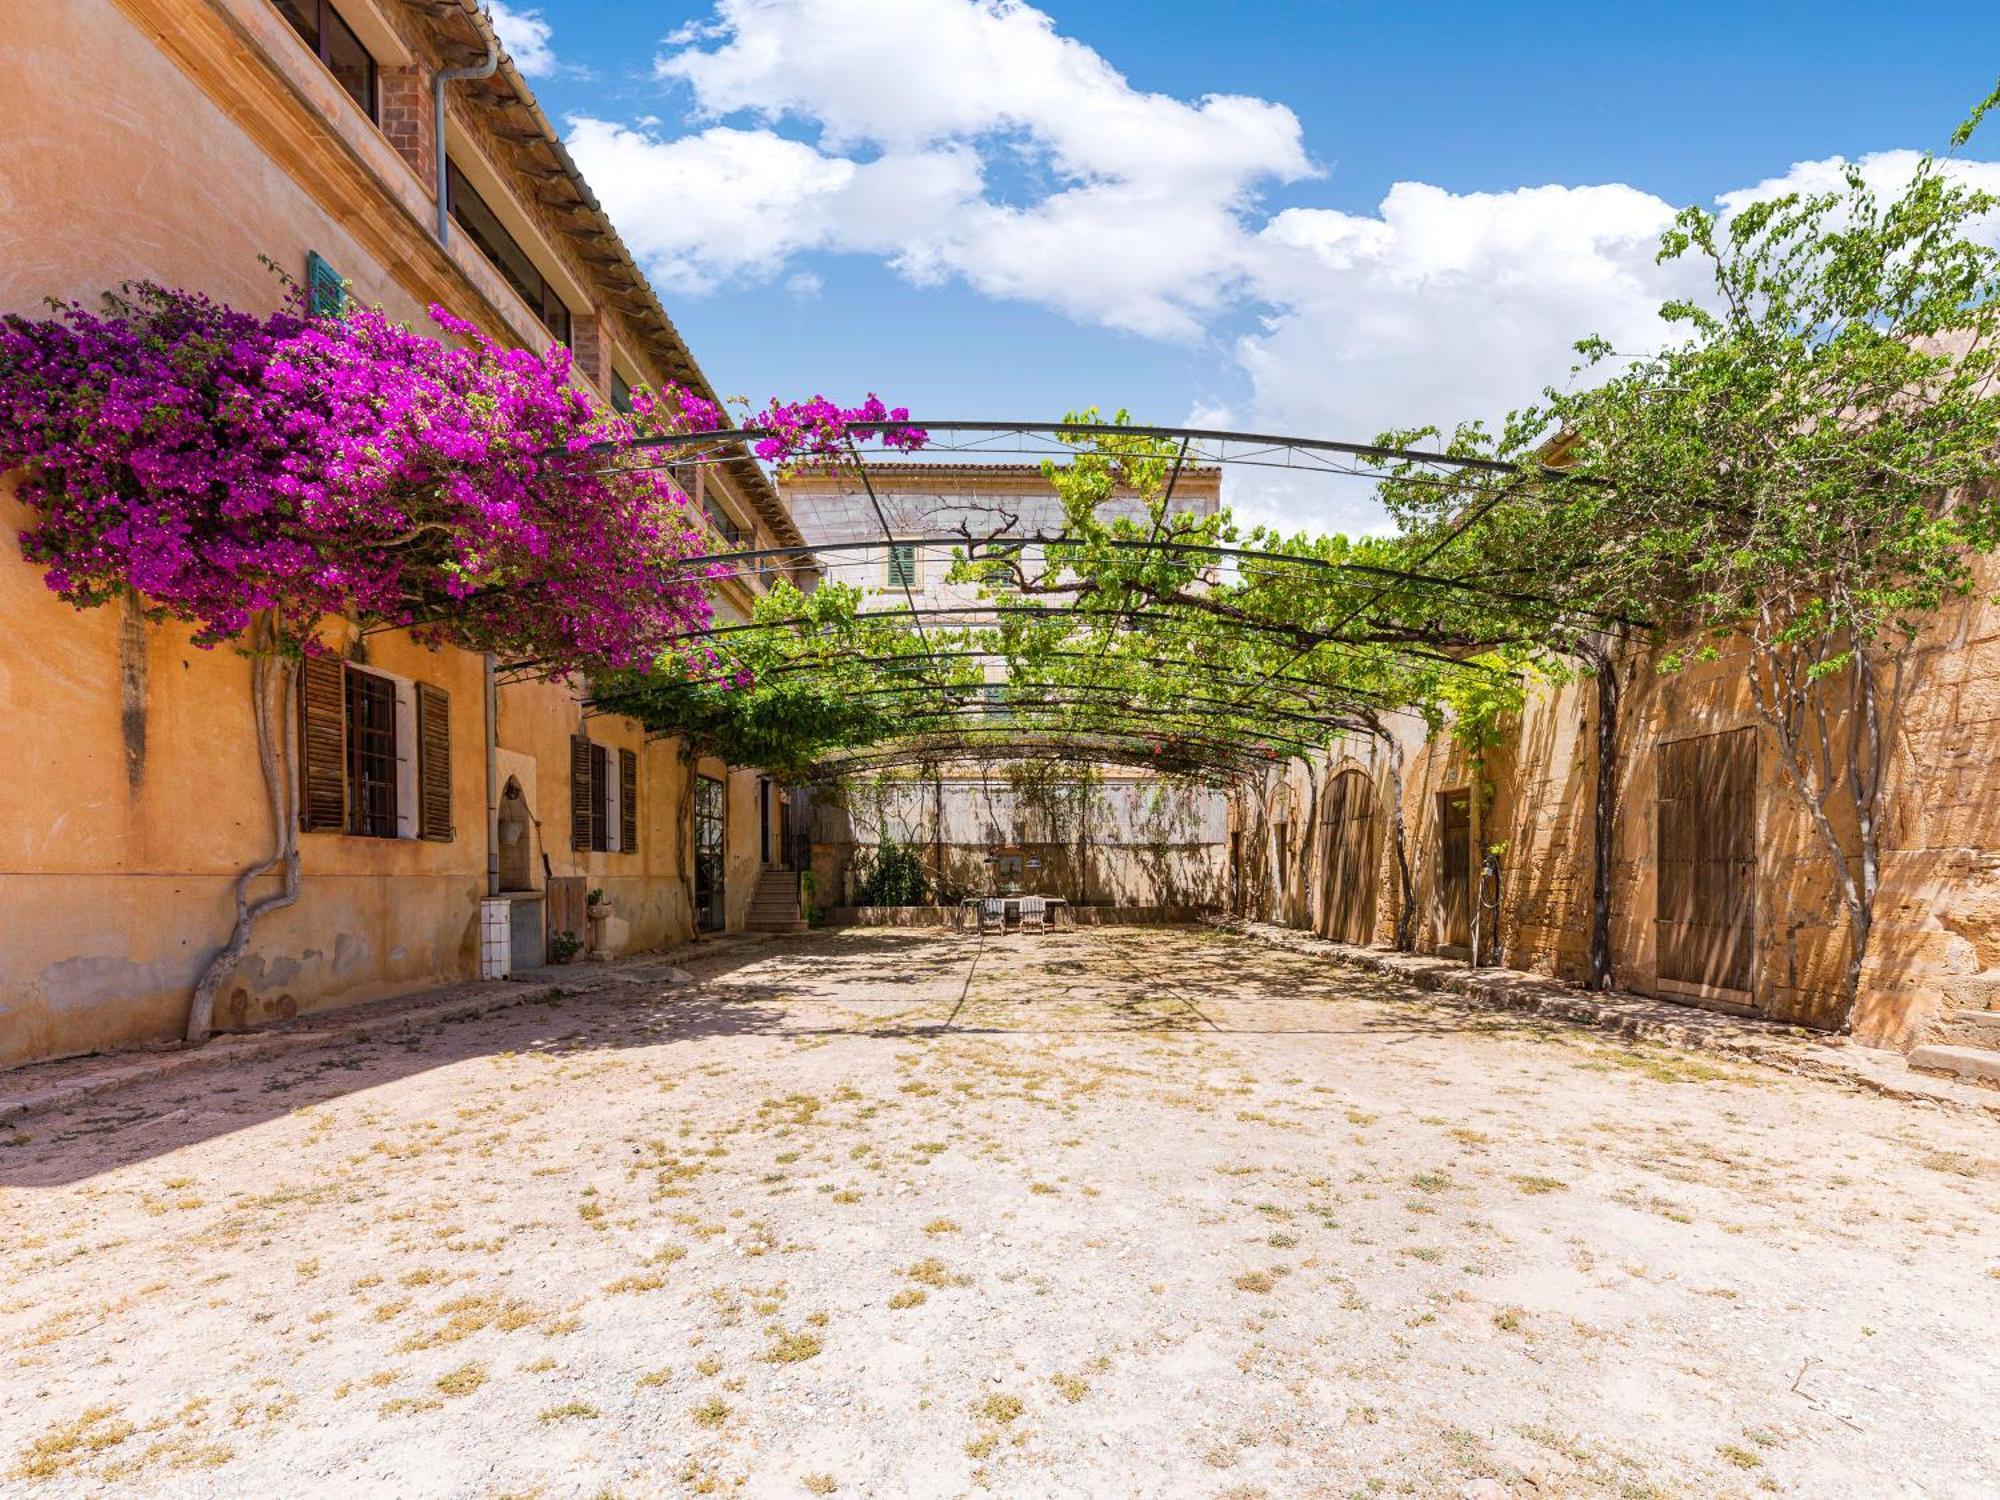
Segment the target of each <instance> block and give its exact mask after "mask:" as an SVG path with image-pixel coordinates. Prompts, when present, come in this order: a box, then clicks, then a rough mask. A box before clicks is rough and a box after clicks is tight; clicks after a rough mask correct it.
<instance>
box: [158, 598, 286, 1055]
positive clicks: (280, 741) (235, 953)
mask: <svg viewBox="0 0 2000 1500" xmlns="http://www.w3.org/2000/svg"><path fill="white" fill-rule="evenodd" d="M250 653H251V654H250V701H251V710H252V716H253V718H254V721H255V724H256V730H257V763H258V765H259V767H260V768H261V769H262V770H263V773H264V791H265V794H266V796H267V797H268V799H269V806H270V809H271V831H272V838H273V841H274V842H275V844H276V848H274V849H273V850H272V851H271V854H270V855H269V857H267V858H265V859H261V860H259V861H257V863H255V864H253V865H250V866H248V867H247V868H245V869H244V870H243V871H242V872H241V873H239V874H238V875H237V877H236V886H235V890H234V891H233V893H232V894H233V896H234V899H235V903H236V920H235V922H234V924H233V925H232V926H231V928H230V931H229V940H228V941H227V942H226V943H224V944H223V945H222V949H221V951H220V952H218V953H217V954H216V955H215V956H214V957H213V958H211V959H210V960H209V961H208V963H207V965H206V966H205V967H204V968H203V969H202V971H201V977H200V978H199V979H197V980H196V981H195V986H194V994H193V995H192V996H191V997H190V999H189V1001H188V1017H187V1033H186V1035H187V1040H188V1041H189V1042H191V1043H197V1042H205V1041H207V1040H208V1037H209V1033H210V1032H211V1031H212V1030H213V1029H214V1026H215V994H216V991H217V990H219V989H220V988H221V987H222V982H223V981H224V980H225V979H227V978H228V977H229V976H230V975H231V974H232V973H234V972H235V969H236V966H237V964H239V963H241V962H242V961H243V955H244V954H245V953H246V952H248V951H249V948H250V933H251V929H252V928H254V927H255V926H256V925H257V919H258V918H259V917H261V916H264V915H265V914H266V913H267V912H274V911H277V910H279V909H280V908H282V907H287V906H290V905H291V904H292V903H293V902H294V901H296V900H298V899H299V837H298V826H299V825H298V816H297V809H296V807H295V805H294V798H295V796H296V789H295V786H294V780H293V776H292V752H291V746H292V736H291V734H290V733H289V729H290V726H291V723H292V715H293V712H294V697H293V695H294V693H295V691H296V685H297V682H298V675H299V674H298V664H297V663H296V662H294V661H290V660H288V659H284V658H280V657H279V656H278V655H277V636H276V632H275V630H274V629H273V626H272V622H271V620H270V617H269V616H268V615H265V616H263V617H261V618H259V619H258V620H257V621H256V622H255V623H254V624H253V625H252V626H251V633H250ZM274 712H275V714H276V715H277V722H276V723H275V724H274V723H273V722H272V718H273V714H274ZM273 869H278V870H279V871H280V884H279V887H278V889H277V891H276V892H274V893H273V894H271V895H269V896H266V897H264V898H263V899H262V900H261V901H252V900H250V884H251V882H252V881H254V880H257V879H259V878H261V877H262V876H264V875H266V874H268V873H270V871H271V870H273Z"/></svg>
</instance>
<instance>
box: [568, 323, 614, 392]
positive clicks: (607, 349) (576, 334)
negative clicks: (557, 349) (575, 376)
mask: <svg viewBox="0 0 2000 1500" xmlns="http://www.w3.org/2000/svg"><path fill="white" fill-rule="evenodd" d="M569 347H570V353H571V354H573V355H574V356H575V357H576V367H577V369H579V370H581V371H582V372H583V373H584V375H585V377H586V378H587V379H588V380H589V381H590V382H591V384H593V385H595V386H596V387H597V388H598V389H599V390H601V391H603V392H605V393H606V394H607V395H608V394H609V393H610V390H611V343H610V340H609V339H608V338H607V337H606V336H605V328H604V319H603V317H602V316H601V315H599V314H597V313H594V312H574V313H572V314H571V315H570V322H569Z"/></svg>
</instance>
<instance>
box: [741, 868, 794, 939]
mask: <svg viewBox="0 0 2000 1500" xmlns="http://www.w3.org/2000/svg"><path fill="white" fill-rule="evenodd" d="M743 930H744V931H745V932H804V931H805V930H806V914H805V913H804V912H803V911H801V910H800V909H799V876H798V872H797V871H796V870H766V871H764V872H763V873H762V874H760V875H759V876H758V877H757V894H756V895H755V896H753V897H751V898H750V915H749V916H748V917H747V918H745V919H744V922H743Z"/></svg>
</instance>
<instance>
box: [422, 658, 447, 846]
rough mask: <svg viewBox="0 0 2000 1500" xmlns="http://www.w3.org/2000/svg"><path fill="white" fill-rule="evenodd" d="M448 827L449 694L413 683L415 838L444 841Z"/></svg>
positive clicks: (427, 685)
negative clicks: (414, 715) (415, 785)
mask: <svg viewBox="0 0 2000 1500" xmlns="http://www.w3.org/2000/svg"><path fill="white" fill-rule="evenodd" d="M451 835H452V827H451V695H450V694H449V693H447V692H445V690H444V689H443V688H439V687H432V686H431V685H430V684H429V683H428V682H420V683H418V684H417V837H418V838H425V839H436V840H438V841H439V842H441V843H442V842H448V841H449V840H450V838H451Z"/></svg>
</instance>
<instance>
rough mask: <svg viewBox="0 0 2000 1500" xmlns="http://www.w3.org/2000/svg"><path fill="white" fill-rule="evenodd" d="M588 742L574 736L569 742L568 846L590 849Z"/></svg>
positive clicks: (581, 737)
mask: <svg viewBox="0 0 2000 1500" xmlns="http://www.w3.org/2000/svg"><path fill="white" fill-rule="evenodd" d="M590 749H591V746H590V741H589V740H587V739H585V738H584V737H583V736H582V735H574V736H572V737H571V739H570V742H569V846H570V848H572V849H588V848H589V847H590V832H591V822H590Z"/></svg>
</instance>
